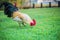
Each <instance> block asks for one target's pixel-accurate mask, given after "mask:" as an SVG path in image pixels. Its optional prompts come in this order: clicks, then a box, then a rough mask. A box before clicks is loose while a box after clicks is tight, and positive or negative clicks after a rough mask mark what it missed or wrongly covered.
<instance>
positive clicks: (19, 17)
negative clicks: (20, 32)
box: [0, 2, 36, 26]
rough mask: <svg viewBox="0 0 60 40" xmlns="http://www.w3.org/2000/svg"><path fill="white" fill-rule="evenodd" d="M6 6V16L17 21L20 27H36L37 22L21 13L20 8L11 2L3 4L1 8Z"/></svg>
mask: <svg viewBox="0 0 60 40" xmlns="http://www.w3.org/2000/svg"><path fill="white" fill-rule="evenodd" d="M2 5H4V14H6V15H7V16H8V17H11V18H12V19H13V20H15V21H17V22H18V23H19V25H20V26H22V25H25V24H29V25H30V26H34V25H36V21H35V20H34V19H31V17H29V16H28V15H27V14H24V13H21V12H19V10H18V8H17V7H15V6H14V5H13V4H11V3H9V2H2V3H1V5H0V7H1V6H2Z"/></svg>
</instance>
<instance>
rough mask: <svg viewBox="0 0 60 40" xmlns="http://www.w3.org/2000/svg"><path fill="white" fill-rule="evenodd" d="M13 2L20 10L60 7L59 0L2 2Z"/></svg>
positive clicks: (0, 0)
mask: <svg viewBox="0 0 60 40" xmlns="http://www.w3.org/2000/svg"><path fill="white" fill-rule="evenodd" d="M2 1H7V2H11V3H12V4H15V5H16V6H17V7H18V8H42V7H60V1H59V0H0V2H2Z"/></svg>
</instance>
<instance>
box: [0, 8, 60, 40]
mask: <svg viewBox="0 0 60 40" xmlns="http://www.w3.org/2000/svg"><path fill="white" fill-rule="evenodd" d="M20 11H21V12H23V13H27V14H28V15H29V16H31V18H34V19H36V21H37V24H36V26H33V27H31V26H29V25H26V27H22V28H20V27H19V25H18V23H17V22H15V21H13V20H12V19H11V18H8V17H7V16H6V15H4V12H3V11H0V40H60V8H37V9H21V10H20Z"/></svg>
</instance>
